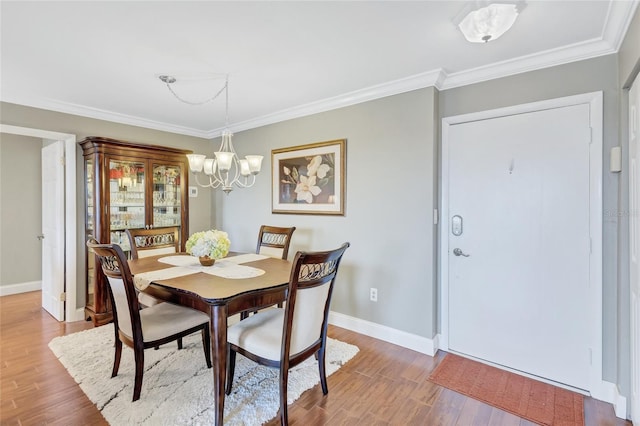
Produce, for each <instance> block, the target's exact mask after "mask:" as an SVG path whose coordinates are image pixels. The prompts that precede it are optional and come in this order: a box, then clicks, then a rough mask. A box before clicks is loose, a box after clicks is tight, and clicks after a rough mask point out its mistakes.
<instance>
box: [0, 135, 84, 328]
mask: <svg viewBox="0 0 640 426" xmlns="http://www.w3.org/2000/svg"><path fill="white" fill-rule="evenodd" d="M0 133H8V134H13V135H22V136H30V137H34V138H41V139H49V140H59V141H64V149H65V169H64V170H65V171H64V181H65V205H64V209H65V243H64V245H65V294H66V303H65V321H66V322H72V321H80V320H82V319H84V313H83V314H81V315H78V313H77V308H76V304H77V297H76V293H77V286H78V282H77V274H76V266H77V241H76V237H77V232H76V225H77V222H76V213H77V197H76V135H72V134H69V133H60V132H52V131H49V130H42V129H32V128H28V127H19V126H11V125H8V124H0ZM41 287H42V286H40V287H39V288H38V289H40V288H41ZM29 291H30V290H29Z"/></svg>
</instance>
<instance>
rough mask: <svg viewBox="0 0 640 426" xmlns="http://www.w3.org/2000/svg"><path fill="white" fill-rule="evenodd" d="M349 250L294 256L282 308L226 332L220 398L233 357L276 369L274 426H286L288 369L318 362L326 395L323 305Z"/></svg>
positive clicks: (228, 388)
mask: <svg viewBox="0 0 640 426" xmlns="http://www.w3.org/2000/svg"><path fill="white" fill-rule="evenodd" d="M348 247H349V243H344V244H343V245H342V246H340V247H339V248H338V249H336V250H331V251H325V252H298V253H297V254H296V256H295V259H294V261H293V268H292V270H291V275H290V278H289V288H288V292H287V303H286V305H285V307H284V308H276V309H266V310H263V311H260V312H258V313H256V314H255V315H252V316H250V317H248V318H246V319H244V320H243V321H240V322H238V323H236V324H234V325H232V326H230V327H229V329H228V331H227V340H228V348H229V349H228V350H229V352H228V363H227V368H228V372H227V383H226V393H227V395H228V394H230V393H231V388H232V385H233V374H234V370H235V362H236V353H239V354H241V355H244V356H245V357H247V358H249V359H251V360H253V361H255V362H257V363H259V364H262V365H266V366H269V367H276V368H279V369H280V421H281V423H282V424H283V425H286V424H287V380H288V376H289V369H290V368H292V367H294V366H296V365H297V364H299V363H301V362H302V361H304V360H305V359H307V358H309V357H310V356H313V355H316V359H317V360H318V367H319V374H320V383H321V385H322V392H323V393H324V394H325V395H326V394H327V393H328V391H329V390H328V387H327V377H326V373H325V349H326V342H327V325H328V324H327V323H328V317H329V305H330V303H331V294H332V292H333V285H334V282H335V278H336V274H337V273H338V266H339V265H340V261H341V259H342V255H343V254H344V252H345V250H346V249H347V248H348Z"/></svg>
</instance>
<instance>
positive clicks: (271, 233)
mask: <svg viewBox="0 0 640 426" xmlns="http://www.w3.org/2000/svg"><path fill="white" fill-rule="evenodd" d="M295 230H296V227H295V226H292V227H291V228H283V227H279V226H269V225H262V226H261V227H260V232H259V233H258V245H257V246H256V253H257V254H263V255H265V256H270V257H277V258H280V259H286V258H287V257H288V256H289V246H290V245H291V236H292V235H293V232H294V231H295Z"/></svg>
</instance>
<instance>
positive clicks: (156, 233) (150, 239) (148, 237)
mask: <svg viewBox="0 0 640 426" xmlns="http://www.w3.org/2000/svg"><path fill="white" fill-rule="evenodd" d="M125 233H126V234H127V237H128V238H129V245H130V246H131V258H132V259H139V258H141V257H149V256H155V255H159V254H172V253H178V252H179V251H180V228H178V227H177V226H168V227H164V228H151V229H125ZM138 302H140V303H142V304H143V305H144V306H153V305H156V304H158V303H161V302H162V300H158V299H156V298H155V297H153V296H150V295H148V294H146V293H138ZM178 345H179V346H180V347H182V342H178Z"/></svg>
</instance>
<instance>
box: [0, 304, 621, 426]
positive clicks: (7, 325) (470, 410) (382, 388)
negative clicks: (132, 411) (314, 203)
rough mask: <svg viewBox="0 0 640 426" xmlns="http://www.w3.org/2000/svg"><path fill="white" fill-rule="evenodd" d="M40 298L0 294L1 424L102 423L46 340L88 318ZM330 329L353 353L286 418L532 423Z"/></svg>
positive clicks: (429, 360) (427, 364)
mask: <svg viewBox="0 0 640 426" xmlns="http://www.w3.org/2000/svg"><path fill="white" fill-rule="evenodd" d="M40 297H41V295H40V292H32V293H23V294H17V295H12V296H4V297H0V344H1V349H0V363H1V368H0V377H1V382H2V383H1V388H0V398H1V405H0V424H1V425H3V426H9V425H45V424H51V425H72V426H75V425H106V424H107V423H106V421H105V420H104V418H103V417H102V415H101V414H100V412H99V411H98V410H97V408H96V407H95V406H94V405H93V403H91V401H89V399H88V398H87V397H86V396H85V395H84V393H83V392H82V390H81V389H80V387H79V386H78V385H77V384H76V383H75V382H74V381H73V379H72V378H71V376H69V375H68V374H67V372H66V370H65V369H64V367H62V364H60V363H59V362H58V361H57V359H56V358H55V356H54V355H53V353H52V352H51V350H49V348H48V346H47V345H48V343H49V341H50V340H51V339H53V338H54V337H56V336H60V335H64V334H71V333H74V332H77V331H80V330H84V329H87V328H91V327H92V325H91V323H89V322H76V323H59V322H57V321H56V320H55V319H53V318H52V317H51V316H50V315H49V314H47V313H46V312H45V311H44V310H43V309H42V308H41V307H40ZM108 327H111V325H109V326H108ZM329 335H330V336H331V337H334V338H336V339H339V340H343V341H346V342H349V343H353V344H355V345H357V346H358V347H359V348H360V352H359V353H358V355H356V357H355V358H354V359H352V360H351V361H349V362H348V363H347V364H346V365H344V366H343V367H342V368H341V369H340V370H338V371H337V372H336V373H334V374H333V375H331V376H330V377H329V379H328V382H329V394H328V395H327V396H323V395H322V391H321V390H320V387H319V385H318V386H316V387H314V388H312V389H311V390H309V391H307V392H305V393H304V394H303V395H302V396H301V397H300V399H298V400H297V401H296V402H295V403H294V404H293V405H291V406H289V422H290V424H291V425H305V426H314V425H367V426H369V425H460V426H469V425H521V426H524V425H533V423H531V422H528V421H526V420H523V419H521V418H519V417H516V416H514V415H512V414H509V413H506V412H504V411H501V410H499V409H496V408H493V407H491V406H489V405H486V404H484V403H481V402H478V401H476V400H473V399H470V398H467V397H465V396H463V395H460V394H458V393H456V392H453V391H450V390H448V389H446V388H443V387H440V386H438V385H435V384H433V383H431V382H429V381H428V380H427V379H428V377H429V374H430V373H431V371H432V370H433V369H434V368H435V367H436V366H437V365H438V363H439V362H440V360H441V359H442V358H443V357H444V354H443V353H442V352H439V353H438V354H437V355H436V356H435V357H430V356H427V355H423V354H420V353H417V352H414V351H411V350H408V349H404V348H401V347H399V346H396V345H392V344H389V343H385V342H382V341H380V340H376V339H373V338H370V337H367V336H363V335H361V334H357V333H353V332H351V331H348V330H345V329H341V328H338V327H330V328H329ZM105 380H109V378H108V377H106V378H105ZM585 422H586V425H587V426H590V425H597V426H600V425H603V426H604V425H612V426H613V425H631V423H630V422H627V421H624V420H621V419H618V418H616V417H615V415H614V412H613V407H612V406H611V405H610V404H607V403H603V402H600V401H596V400H594V399H592V398H585ZM268 424H269V425H277V424H278V421H277V420H275V419H274V420H272V421H271V422H269V423H268Z"/></svg>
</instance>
